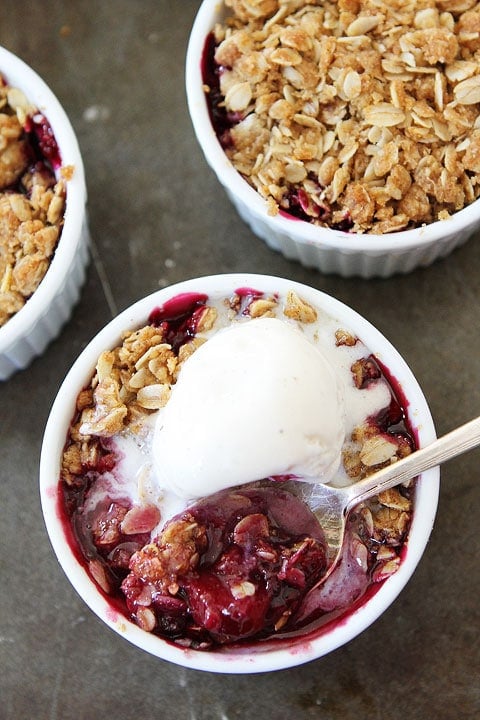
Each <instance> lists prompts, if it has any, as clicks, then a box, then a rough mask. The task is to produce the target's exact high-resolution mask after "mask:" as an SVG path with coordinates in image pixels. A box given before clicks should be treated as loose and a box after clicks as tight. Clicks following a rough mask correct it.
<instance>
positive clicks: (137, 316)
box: [40, 274, 440, 673]
mask: <svg viewBox="0 0 480 720" xmlns="http://www.w3.org/2000/svg"><path fill="white" fill-rule="evenodd" d="M246 287H249V288H255V290H258V291H263V292H265V293H266V294H267V295H271V294H273V293H279V294H280V295H281V296H285V295H286V293H287V292H288V291H289V290H293V291H296V292H297V293H298V295H299V296H300V297H302V298H303V299H304V300H306V302H307V303H310V304H312V305H314V306H315V307H316V308H318V309H319V310H320V311H325V312H326V313H327V314H328V315H330V316H332V317H335V318H336V319H337V320H338V323H339V327H346V328H348V329H349V330H350V331H351V332H352V333H354V334H355V335H356V336H358V337H359V338H360V339H361V340H362V341H363V343H364V344H365V345H366V346H367V347H368V349H369V350H370V351H371V352H372V353H373V354H374V355H375V356H376V357H377V358H378V359H379V360H380V361H381V363H382V364H383V366H385V367H387V368H388V370H389V372H390V374H391V376H392V377H394V378H395V380H396V382H397V383H398V386H399V387H400V388H401V391H402V393H403V396H404V398H405V401H406V405H407V408H406V411H407V414H408V420H409V423H410V426H411V428H412V430H413V432H414V433H415V435H416V438H417V443H418V445H419V446H424V445H427V444H429V443H430V442H432V441H433V440H434V439H435V429H434V425H433V421H432V417H431V414H430V411H429V408H428V405H427V401H426V399H425V397H424V395H423V393H422V390H421V388H420V387H419V385H418V383H417V381H416V380H415V377H414V375H413V374H412V372H411V370H410V369H409V367H408V366H407V364H406V363H405V361H404V360H403V358H402V357H401V356H400V355H399V353H398V352H397V351H396V350H395V348H394V347H393V346H392V345H391V343H390V342H389V341H388V340H387V339H386V338H385V337H384V336H383V335H382V334H381V333H380V332H379V331H378V330H376V329H375V328H374V327H373V326H372V325H371V324H370V323H369V322H368V321H367V320H365V319H364V318H363V317H361V316H360V315H358V314H357V313H356V312H355V311H354V310H352V309H350V308H349V307H347V306H346V305H344V304H343V303H341V302H339V301H338V300H336V299H334V298H333V297H331V296H329V295H326V294H325V293H323V292H320V291H318V290H315V289H313V288H310V287H307V286H305V285H301V284H299V283H295V282H292V281H291V280H288V279H284V278H278V277H271V276H266V275H250V274H247V275H245V274H238V275H236V274H235V275H216V276H210V277H203V278H197V279H192V280H187V281H184V282H181V283H178V284H176V285H173V286H171V287H166V288H163V289H162V290H159V291H157V292H155V293H153V294H152V295H150V296H148V297H145V298H143V299H142V300H140V301H139V302H137V303H135V304H134V305H133V306H132V307H130V308H128V309H127V310H125V311H123V312H122V313H121V314H120V315H118V316H117V317H116V318H115V319H114V320H112V321H111V322H110V323H109V324H108V325H106V326H105V328H103V330H101V331H100V333H98V335H96V337H95V338H93V340H92V341H91V342H90V343H89V344H88V345H87V347H86V348H85V349H84V351H83V352H82V353H81V355H80V356H79V358H78V359H77V361H76V362H75V364H74V365H73V367H72V368H71V370H70V372H69V373H68V375H67V377H66V379H65V380H64V382H63V384H62V386H61V388H60V390H59V392H58V394H57V397H56V399H55V402H54V404H53V407H52V410H51V413H50V417H49V419H48V422H47V426H46V430H45V434H44V439H43V446H42V453H41V461H40V494H41V502H42V509H43V514H44V519H45V524H46V528H47V531H48V535H49V537H50V541H51V543H52V546H53V549H54V551H55V554H56V556H57V558H58V561H59V562H60V565H61V566H62V568H63V570H64V571H65V573H66V575H67V577H68V579H69V580H70V582H71V583H72V585H73V587H74V588H75V589H76V590H77V592H78V593H79V595H80V596H81V597H82V598H83V600H84V601H85V603H86V604H87V605H88V606H89V607H90V609H91V610H92V611H93V612H94V613H96V614H97V615H98V617H99V618H100V619H101V620H102V621H103V622H104V623H105V624H106V625H107V626H108V627H110V628H112V629H113V630H114V631H115V632H117V633H118V634H119V635H121V636H122V637H124V638H125V639H126V640H128V641H129V642H131V643H132V644H133V645H136V646H137V647H139V648H141V649H142V650H145V651H146V652H148V653H150V654H152V655H154V656H156V657H159V658H162V659H163V660H168V661H170V662H173V663H176V664H178V665H182V666H185V667H188V668H193V669H197V670H207V671H211V672H220V673H257V672H266V671H271V670H279V669H283V668H287V667H292V666H295V665H300V664H302V663H306V662H309V661H310V660H314V659H316V658H319V657H321V656H323V655H326V654H327V653H329V652H331V651H333V650H335V649H336V648H338V647H340V646H341V645H344V644H345V643H347V642H349V641H350V640H351V639H353V638H354V637H356V636H357V635H358V634H359V633H361V632H362V631H363V630H365V629H366V628H367V627H368V626H370V625H371V624H372V623H373V622H374V621H375V620H376V619H377V618H378V617H379V616H380V615H381V614H382V613H383V612H384V611H385V610H386V609H387V608H388V607H389V606H390V605H391V603H392V602H393V601H394V600H395V598H396V597H397V596H398V595H399V593H400V592H401V591H402V589H403V588H404V586H405V585H406V583H407V582H408V581H409V580H410V578H411V576H412V574H413V572H414V570H415V568H416V567H417V565H418V563H419V561H420V559H421V557H422V555H423V552H424V550H425V548H426V545H427V542H428V538H429V536H430V533H431V530H432V527H433V523H434V519H435V514H436V509H437V502H438V490H439V476H440V473H439V469H438V467H437V468H434V469H432V470H428V471H427V472H424V473H422V475H421V477H420V478H419V480H418V482H417V485H416V490H415V501H414V510H413V516H412V524H411V528H410V532H409V537H408V541H407V543H406V545H405V546H404V552H403V554H402V561H401V563H400V566H399V569H398V570H397V571H396V572H395V573H394V574H393V575H391V576H390V577H388V578H387V579H386V580H385V581H384V583H383V584H382V586H381V587H380V588H379V589H378V590H377V592H375V593H373V594H371V596H368V597H366V599H365V602H362V603H361V604H360V605H359V606H358V607H357V608H356V609H355V610H353V611H351V612H350V613H349V614H348V615H346V616H345V617H342V618H341V621H340V622H333V623H330V624H329V625H327V626H326V627H324V628H320V629H318V631H313V632H311V633H309V634H308V636H303V637H302V636H300V637H293V638H289V639H284V640H281V641H280V640H277V641H274V642H271V643H265V642H263V643H257V644H255V643H248V644H247V645H246V646H244V647H243V649H242V648H237V649H228V648H227V649H224V650H214V651H201V650H193V649H186V648H181V647H179V646H175V645H174V644H173V643H170V642H168V641H166V640H164V639H162V638H160V637H158V636H156V635H153V634H151V633H149V632H146V631H145V630H142V629H140V628H139V627H138V626H137V625H135V624H134V623H133V622H131V621H130V620H129V619H128V618H127V617H126V615H125V614H123V613H122V612H121V611H119V610H118V607H115V606H113V605H112V604H111V602H110V601H109V600H108V599H107V598H106V596H105V595H104V594H103V592H102V591H101V590H100V589H99V587H98V586H97V585H96V583H95V582H94V581H93V580H92V578H91V576H90V575H89V574H88V573H87V570H86V568H85V566H84V564H82V563H81V562H80V561H79V557H80V551H79V549H78V548H76V549H75V548H73V547H72V545H71V542H72V539H71V532H70V530H69V529H68V528H66V527H65V525H64V521H63V520H62V517H63V516H64V513H63V512H62V511H61V510H60V506H61V502H62V500H61V492H62V491H61V486H60V472H61V461H62V454H63V450H64V446H65V441H66V437H67V434H68V432H69V428H70V423H71V422H72V418H73V417H74V415H75V406H76V405H75V404H76V398H77V395H78V393H79V391H80V390H81V389H82V388H84V387H85V386H86V385H87V384H88V383H89V381H90V379H91V377H92V375H93V373H94V370H95V365H96V362H97V358H98V357H99V355H100V353H101V352H102V351H104V350H106V349H111V348H113V347H115V346H116V345H117V344H118V343H119V341H120V338H121V336H122V333H123V332H124V331H131V330H136V329H137V328H139V327H141V326H143V325H144V324H145V323H146V322H147V321H148V317H149V315H150V313H151V312H152V310H153V309H154V308H157V307H161V306H162V305H164V304H165V303H166V302H167V301H168V300H170V299H172V298H173V297H175V296H177V295H179V294H181V293H202V294H203V293H204V294H206V295H208V297H210V298H212V300H214V301H215V300H217V301H218V300H220V299H223V298H225V297H230V296H231V295H232V294H233V292H234V291H235V290H236V289H237V288H246ZM260 441H261V440H260ZM212 442H215V439H214V438H212Z"/></svg>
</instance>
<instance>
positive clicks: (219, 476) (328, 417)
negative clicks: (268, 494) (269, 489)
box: [153, 318, 345, 498]
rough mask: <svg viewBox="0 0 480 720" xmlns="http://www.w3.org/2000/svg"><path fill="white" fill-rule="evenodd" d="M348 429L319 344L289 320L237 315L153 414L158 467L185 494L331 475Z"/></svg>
mask: <svg viewBox="0 0 480 720" xmlns="http://www.w3.org/2000/svg"><path fill="white" fill-rule="evenodd" d="M344 435H345V417H344V403H343V393H342V389H341V387H340V383H339V381H338V379H337V376H336V374H335V371H334V369H333V368H332V366H331V364H330V363H329V362H328V361H327V360H326V358H325V357H324V356H323V354H322V353H321V352H320V350H318V349H317V348H316V347H315V346H314V345H313V344H312V343H311V342H310V341H309V340H308V339H307V338H306V337H305V336H304V335H303V334H302V332H301V331H300V330H298V329H296V328H295V327H293V326H292V325H290V324H288V323H286V322H284V321H282V320H277V319H275V318H258V319H253V320H248V321H245V322H241V321H240V322H239V323H238V324H236V325H232V326H230V327H228V328H225V329H224V330H220V331H219V332H218V333H216V334H215V335H213V336H212V338H211V339H209V340H208V341H207V342H205V343H204V344H203V345H201V346H200V347H199V348H198V349H197V350H196V351H195V353H194V354H193V355H191V356H190V357H189V358H188V360H186V362H185V364H184V366H183V367H182V369H181V372H180V373H179V377H178V381H177V383H176V384H175V385H174V386H173V387H172V393H171V397H170V399H169V401H168V403H167V404H166V406H165V407H164V408H163V409H162V410H160V411H159V415H158V418H157V420H156V425H155V430H154V437H153V461H154V469H155V473H156V476H157V480H158V482H159V484H160V486H161V487H163V488H166V489H168V490H172V491H174V492H175V493H176V494H177V495H180V496H182V497H185V498H196V497H200V496H204V495H209V494H211V493H214V492H217V491H218V490H222V489H225V488H229V487H235V486H237V485H242V484H244V483H247V482H252V481H255V480H260V479H263V478H267V477H270V476H272V475H286V474H292V475H298V476H315V477H318V478H319V479H320V481H322V482H328V481H329V480H331V479H332V477H333V475H334V474H335V472H336V471H337V469H338V466H339V464H340V459H341V450H342V444H343V441H344Z"/></svg>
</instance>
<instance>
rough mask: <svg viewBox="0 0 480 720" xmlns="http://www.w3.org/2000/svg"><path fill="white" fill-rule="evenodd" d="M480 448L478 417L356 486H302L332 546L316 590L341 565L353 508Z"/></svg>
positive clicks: (329, 548) (302, 493)
mask: <svg viewBox="0 0 480 720" xmlns="http://www.w3.org/2000/svg"><path fill="white" fill-rule="evenodd" d="M479 444H480V417H477V418H475V419H474V420H470V422H467V423H465V425H461V426H460V427H459V428H457V429H456V430H452V431H451V432H449V433H447V434H446V435H444V436H443V437H441V438H438V439H437V440H435V441H434V442H432V443H431V444H430V445H427V446H425V447H423V448H421V449H420V450H416V451H415V452H413V453H411V455H408V456H407V457H405V458H402V459H401V460H398V461H397V462H394V463H392V465H389V466H388V467H385V468H383V469H382V470H379V471H378V472H376V473H373V474H372V475H369V476H368V477H366V478H364V479H363V480H359V481H358V482H355V483H353V485H349V486H347V487H342V488H335V487H332V486H330V485H322V484H320V483H318V481H317V482H310V479H308V480H309V482H305V483H303V482H302V484H301V485H302V489H301V490H300V492H299V495H300V497H301V498H302V499H303V500H304V501H305V502H306V503H307V504H308V505H309V507H310V509H311V510H313V512H314V513H315V515H316V516H317V518H318V520H319V523H320V525H321V526H322V529H323V530H324V532H325V536H326V540H327V542H328V550H327V559H328V566H327V570H326V573H325V575H324V576H323V577H322V578H321V580H320V581H319V582H318V583H317V585H316V586H315V587H318V585H320V584H322V583H323V582H325V580H326V579H327V577H328V576H329V575H330V574H331V572H332V571H333V570H334V568H335V566H336V565H337V563H338V560H339V557H340V552H341V549H342V544H343V537H344V533H345V525H346V519H347V516H348V514H349V512H350V511H351V510H352V508H353V507H355V506H356V505H358V504H359V503H361V502H363V501H365V500H368V499H369V498H371V497H373V496H374V495H377V494H378V493H380V492H382V490H388V489H389V488H392V487H394V486H396V485H401V484H402V483H404V482H406V481H407V480H411V479H412V478H414V477H416V476H417V475H419V474H420V473H421V472H423V471H424V470H429V469H430V468H432V467H435V466H437V465H440V463H443V462H445V461H446V460H450V459H451V458H454V457H456V456H457V455H460V454H461V453H464V452H466V451H467V450H470V449H472V448H474V447H476V446H477V445H479ZM304 479H305V480H307V478H304ZM312 480H313V478H312Z"/></svg>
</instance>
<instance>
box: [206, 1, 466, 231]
mask: <svg viewBox="0 0 480 720" xmlns="http://www.w3.org/2000/svg"><path fill="white" fill-rule="evenodd" d="M225 6H226V7H227V8H230V9H231V11H232V12H231V14H230V15H229V16H228V18H227V20H226V21H225V23H223V24H217V25H216V27H215V29H214V39H215V46H216V50H215V63H216V65H217V66H218V71H219V82H220V93H221V98H220V103H218V98H216V97H214V96H215V92H214V88H212V87H209V86H208V85H207V86H206V87H205V91H206V93H207V95H209V94H210V95H211V102H212V103H213V104H216V110H217V111H220V112H222V111H223V112H224V113H226V118H227V119H228V122H229V125H230V127H229V130H228V131H227V132H226V133H225V134H224V135H223V136H222V137H221V138H220V139H221V141H222V144H223V145H224V148H225V151H226V153H227V155H228V156H229V158H230V159H231V161H232V163H233V164H234V166H235V167H236V169H237V170H238V171H239V172H240V173H241V174H242V175H243V176H244V177H245V178H246V179H247V181H248V182H249V183H250V184H251V185H252V186H253V187H254V188H255V189H256V190H257V191H258V192H259V193H260V195H261V196H262V197H263V198H264V199H265V200H266V201H267V204H268V208H269V213H270V214H276V213H278V212H279V211H281V210H283V211H286V212H287V213H290V214H293V215H295V216H298V217H301V218H302V219H304V220H308V221H310V222H312V223H314V224H318V225H322V226H327V227H337V228H340V229H344V230H349V231H352V232H358V233H377V234H382V233H388V232H394V231H398V230H404V229H408V228H412V227H416V226H419V225H422V224H425V223H430V222H432V221H436V220H441V219H446V218H448V217H449V216H450V215H451V214H452V213H454V212H456V211H458V210H460V209H461V208H463V207H465V206H466V205H468V204H469V203H471V202H472V201H473V200H475V199H476V198H478V197H479V195H480V118H479V111H480V63H479V51H480V5H478V4H477V3H476V2H475V0H457V1H456V2H445V0H438V1H436V2H435V1H434V0H420V1H419V2H413V1H407V2H404V1H403V0H391V2H388V3H386V2H382V0H339V2H329V1H328V0H327V1H323V0H322V2H319V0H248V1H247V0H225ZM217 93H218V91H217Z"/></svg>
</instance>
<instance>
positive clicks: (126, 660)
mask: <svg viewBox="0 0 480 720" xmlns="http://www.w3.org/2000/svg"><path fill="white" fill-rule="evenodd" d="M198 6H199V2H198V0H177V1H176V2H168V1H167V0H138V1H136V0H112V2H108V3H107V2H103V3H100V2H94V1H93V0H71V1H70V2H62V1H61V0H43V2H41V3H33V2H27V1H26V0H3V2H2V3H1V5H0V45H3V46H5V47H6V48H7V49H9V50H11V51H13V52H15V53H16V54H18V55H20V56H21V57H22V58H23V59H24V60H25V61H26V62H28V63H29V64H30V65H32V66H33V67H34V68H35V69H36V70H37V72H39V74H40V75H41V76H42V77H43V78H44V79H45V80H46V82H47V83H48V84H49V85H50V87H51V88H52V89H53V91H54V92H55V93H56V95H57V96H58V98H59V99H60V101H61V102H62V104H63V105H64V107H65V109H66V111H67V113H68V114H69V116H70V118H71V121H72V123H73V126H74V128H75V130H76V132H77V134H78V139H79V143H80V146H81V149H82V153H83V157H84V162H85V167H86V175H87V181H88V188H89V214H90V225H91V233H92V238H93V248H92V252H93V261H92V262H91V264H90V267H89V271H88V278H87V282H86V286H85V288H84V290H83V293H82V297H81V301H80V303H79V305H78V306H77V308H76V310H75V311H74V314H73V317H72V319H71V321H70V323H69V324H68V326H67V327H66V328H65V330H64V331H63V333H62V334H61V336H60V337H59V339H58V340H57V341H55V342H54V343H53V344H52V345H51V346H50V347H49V348H48V349H47V351H46V352H45V354H44V355H43V357H41V358H40V359H37V360H36V361H35V362H34V363H33V364H32V365H31V367H30V368H28V369H27V370H25V371H23V372H20V373H18V374H17V375H15V376H14V377H13V378H12V379H11V380H9V381H8V382H6V383H2V384H0V432H1V441H0V443H1V444H0V454H1V461H0V478H1V484H0V507H1V515H2V521H1V530H0V534H1V551H0V568H1V570H0V572H1V581H0V718H2V719H3V718H4V719H5V720H28V719H29V718H36V719H37V720H73V719H74V718H75V720H80V719H88V720H95V719H96V718H114V719H115V720H138V718H141V717H146V718H150V717H152V718H153V717H156V718H157V717H158V718H163V717H174V718H176V719H178V720H233V719H234V718H247V719H250V718H260V717H268V718H272V720H290V719H291V718H295V719H298V720H306V719H307V718H322V719H325V720H364V719H367V718H368V719H369V720H376V719H377V718H378V719H380V718H382V720H383V719H384V718H388V719H389V720H406V719H408V720H416V719H418V720H428V719H429V718H434V719H435V720H454V719H455V720H467V718H468V719H469V720H470V719H473V718H475V717H479V716H480V644H479V642H478V635H479V630H480V611H479V606H480V604H479V598H480V572H479V564H478V557H479V550H480V540H479V538H480V535H479V532H478V508H479V503H480V482H479V480H478V469H477V466H478V461H479V458H480V455H479V451H473V452H471V453H469V454H468V455H464V456H462V457H461V458H459V459H456V460H454V461H451V462H450V463H449V464H447V465H446V466H445V467H444V468H443V470H442V484H441V495H440V504H439V511H438V516H437V520H436V524H435V528H434V531H433V534H432V537H431V541H430V543H429V545H428V547H427V550H426V552H425V555H424V557H423V559H422V561H421V563H420V565H419V567H418V569H417V571H416V572H415V574H414V576H413V578H412V580H411V581H410V583H409V584H408V586H407V587H406V588H405V589H404V591H403V592H402V594H401V596H400V597H399V598H398V599H397V601H396V602H395V603H394V604H393V605H392V606H391V607H390V608H389V610H388V611H387V612H386V613H385V614H384V615H383V616H382V617H381V618H380V619H379V620H378V621H377V622H376V623H375V624H374V625H373V626H371V627H370V628H369V629H368V630H366V631H365V632H363V634H361V635H360V636H359V637H357V638H356V639H355V640H353V641H352V642H351V643H350V644H348V645H347V646H345V647H342V648H340V649H339V650H337V651H335V652H333V653H332V654H331V655H329V656H327V657H325V658H323V659H321V660H318V661H315V662H312V663H309V664H308V665H305V666H303V667H298V668H294V669H291V670H285V671H281V672H277V673H271V674H262V675H252V676H247V675H242V676H229V675H213V674H212V675H211V674H206V673H201V672H198V671H193V670H184V669H182V668H179V667H177V666H174V665H170V664H168V663H166V662H163V661H161V660H158V659H155V658H153V657H150V656H148V655H146V654H145V653H142V652H141V651H139V650H137V649H136V648H135V647H133V646H131V645H130V644H129V643H127V642H126V641H125V640H123V639H122V638H121V637H119V636H117V635H116V634H114V633H113V632H111V631H110V630H109V629H108V628H107V627H106V626H104V625H103V624H102V623H101V622H100V621H99V620H98V619H97V618H96V617H95V616H94V615H93V613H91V612H90V610H89V609H88V608H87V607H86V605H85V604H84V603H83V601H82V600H80V599H79V597H78V596H77V594H76V593H75V591H74V590H73V589H72V587H71V586H70V584H69V582H68V581H67V579H66V577H65V576H64V574H63V572H62V570H61V569H60V567H59V566H58V564H57V562H56V560H55V557H54V555H53V551H52V549H51V547H50V543H49V540H48V538H47V535H46V532H45V529H44V525H43V520H42V516H41V510H40V503H39V494H38V462H39V454H40V446H41V441H42V433H43V429H44V425H45V422H46V419H47V416H48V413H49V409H50V406H51V403H52V400H53V398H54V396H55V393H56V391H57V388H58V386H59V384H60V382H61V380H62V378H63V377H64V375H65V373H66V372H67V370H68V368H69V367H70V365H71V363H72V361H73V360H74V358H75V357H76V355H77V354H78V353H79V351H80V350H81V349H82V348H83V347H84V346H85V344H86V343H87V342H88V341H89V340H90V338H91V337H92V336H93V335H94V334H95V333H96V331H97V330H98V329H99V328H100V327H101V326H102V325H103V324H104V323H105V322H106V321H108V320H109V319H110V318H111V317H112V314H114V313H116V312H117V311H118V310H121V309H123V308H125V307H126V306H127V305H129V304H130V303H131V302H133V301H135V300H137V299H138V298H140V297H142V296H143V295H146V294H148V293H150V292H152V291H154V290H155V289H157V288H158V287H160V286H164V285H167V284H170V283H172V282H175V281H178V280H182V279H185V278H188V277H191V276H196V275H205V274H211V273H212V272H233V271H248V272H262V273H268V274H276V275H280V276H287V277H290V278H293V279H295V280H298V281H300V282H304V283H307V284H309V285H312V286H314V287H316V288H319V289H322V290H324V291H326V292H327V293H330V294H332V295H334V296H336V297H337V298H339V299H340V300H342V301H344V302H346V303H348V304H350V305H351V306H352V307H354V308H355V309H356V310H357V311H359V312H360V313H362V314H363V315H365V317H367V319H369V320H370V321H371V322H372V323H373V324H374V325H376V326H377V327H378V328H379V329H380V330H381V331H382V332H383V333H384V334H385V335H386V336H387V337H388V338H389V339H390V340H391V341H392V342H393V344H394V345H395V346H396V347H397V348H398V350H399V351H400V352H401V353H402V354H403V356H404V357H405V359H406V360H407V362H408V363H409V364H410V366H411V368H412V370H413V372H414V373H415V375H416V377H417V379H418V380H419V382H420V384H421V385H422V387H423V389H424V392H425V394H426V396H427V399H428V401H429V403H430V406H431V410H432V413H433V416H434V419H435V422H436V426H437V431H438V433H444V432H446V431H448V430H449V429H451V428H453V427H454V426H455V425H457V424H460V423H462V422H464V421H466V420H468V419H470V418H471V417H473V416H474V415H476V414H478V412H479V409H480V403H479V397H480V392H479V389H478V377H479V372H480V333H479V330H478V328H479V319H478V303H479V296H480V271H479V267H480V242H479V240H480V238H474V239H472V240H470V241H469V242H468V243H467V244H466V245H465V246H464V247H462V248H461V249H460V250H457V251H456V252H455V253H454V254H453V255H451V256H450V257H449V258H448V259H446V260H442V261H440V262H438V263H436V264H435V265H434V266H432V267H430V268H428V269H424V270H418V271H415V272H413V273H411V274H410V275H408V276H404V277H403V276H402V277H395V278H391V279H388V280H368V281H367V280H358V279H350V280H344V279H340V278H338V277H334V276H323V275H321V274H320V273H318V272H316V271H313V270H309V269H305V268H303V267H301V266H300V265H298V264H296V263H294V262H290V261H288V260H286V259H284V258H283V257H282V256H281V255H279V254H275V253H273V252H272V251H271V250H269V249H268V248H267V247H266V245H264V243H263V242H262V241H261V240H259V239H257V238H256V237H255V236H254V235H253V234H252V233H251V231H250V230H249V229H248V228H247V226H246V225H245V224H244V223H243V222H242V221H241V220H240V218H239V217H238V216H237V215H236V212H235V211H234V209H233V208H232V206H231V205H230V203H229V201H228V200H227V198H226V196H225V195H224V193H223V191H222V190H221V189H220V187H219V185H218V184H217V181H216V179H215V178H214V176H213V174H212V173H211V172H210V170H209V169H208V168H207V166H206V163H205V161H204V160H203V157H202V155H201V152H200V150H199V148H198V146H197V143H196V140H195V138H194V135H193V131H192V127H191V123H190V120H189V117H188V114H187V109H186V102H185V94H184V58H185V49H186V42H187V38H188V34H189V30H190V27H191V24H192V21H193V18H194V14H195V12H196V10H197V8H198Z"/></svg>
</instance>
